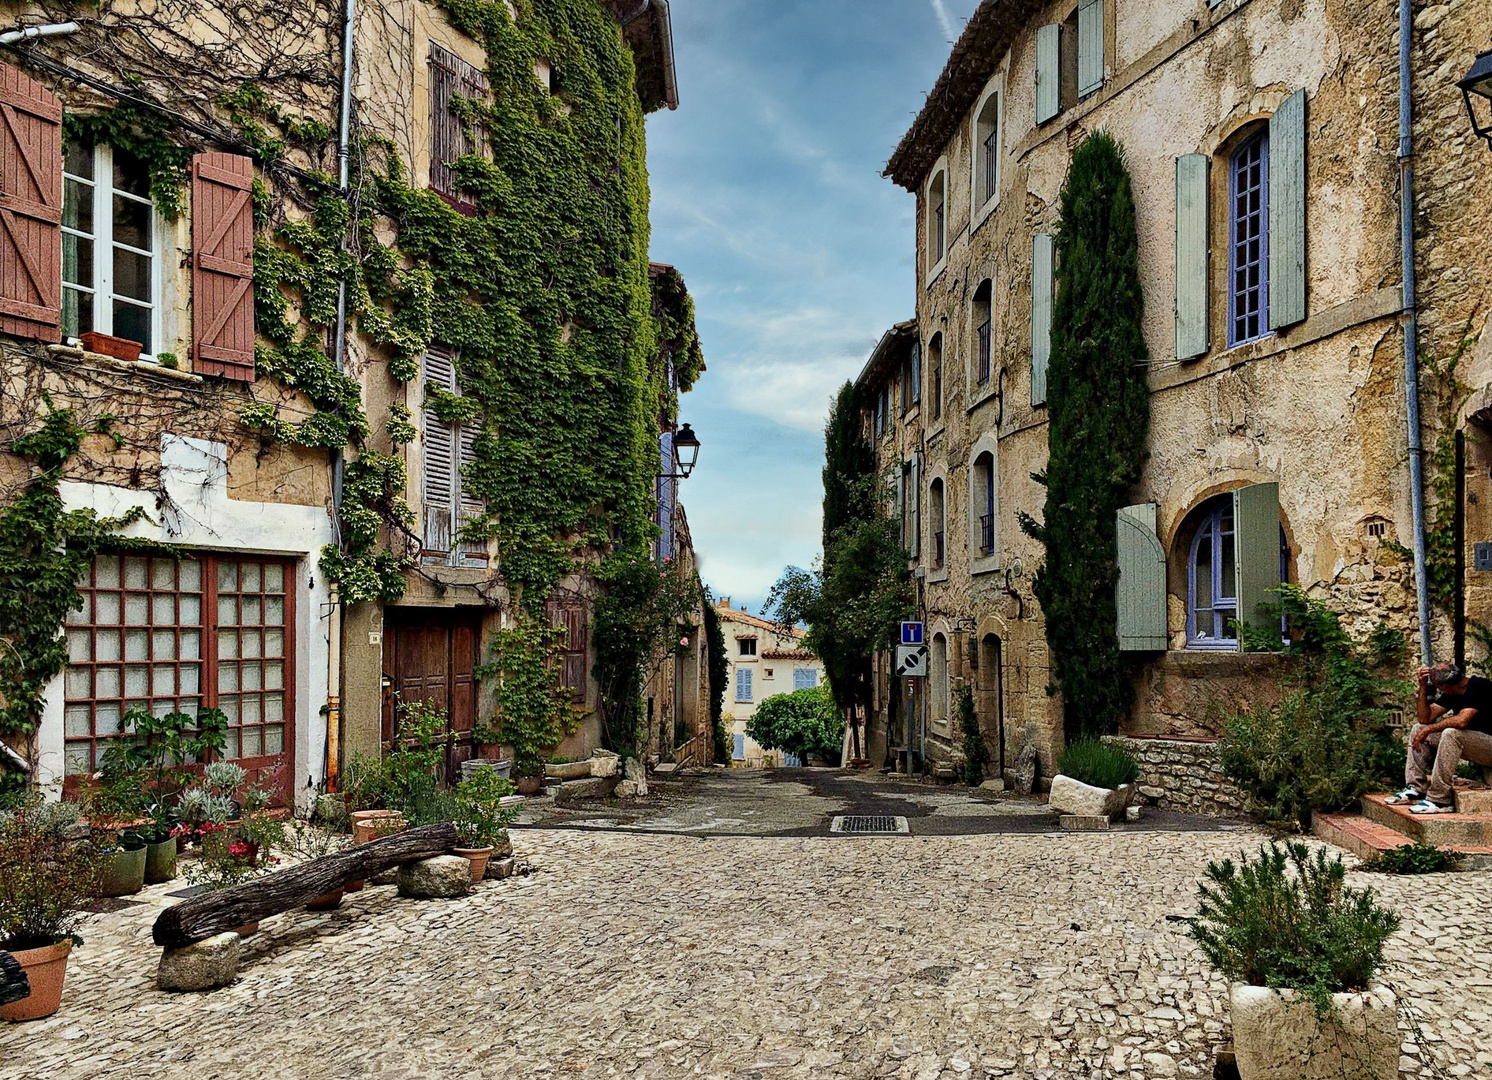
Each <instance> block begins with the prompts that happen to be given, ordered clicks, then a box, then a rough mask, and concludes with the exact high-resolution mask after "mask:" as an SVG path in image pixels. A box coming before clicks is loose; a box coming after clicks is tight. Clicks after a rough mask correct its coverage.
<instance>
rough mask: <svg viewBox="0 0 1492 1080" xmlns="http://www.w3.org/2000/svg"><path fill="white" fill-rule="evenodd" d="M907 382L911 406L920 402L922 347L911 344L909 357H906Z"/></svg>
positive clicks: (914, 343) (917, 344)
mask: <svg viewBox="0 0 1492 1080" xmlns="http://www.w3.org/2000/svg"><path fill="white" fill-rule="evenodd" d="M907 382H908V383H909V384H910V385H911V387H912V404H913V405H916V404H919V403H920V402H921V401H922V346H921V345H920V344H919V343H917V342H915V341H914V342H912V352H911V355H910V356H908V357H907Z"/></svg>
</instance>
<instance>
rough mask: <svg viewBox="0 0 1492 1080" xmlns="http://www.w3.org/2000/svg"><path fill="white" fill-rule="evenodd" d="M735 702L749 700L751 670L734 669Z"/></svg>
mask: <svg viewBox="0 0 1492 1080" xmlns="http://www.w3.org/2000/svg"><path fill="white" fill-rule="evenodd" d="M736 700H737V701H750V700H751V669H750V668H736Z"/></svg>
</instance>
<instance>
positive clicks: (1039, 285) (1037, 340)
mask: <svg viewBox="0 0 1492 1080" xmlns="http://www.w3.org/2000/svg"><path fill="white" fill-rule="evenodd" d="M1051 358H1052V238H1051V237H1050V236H1047V235H1045V234H1041V233H1038V234H1037V235H1035V236H1033V237H1031V404H1032V405H1045V404H1046V369H1047V364H1048V363H1049V362H1050V361H1051Z"/></svg>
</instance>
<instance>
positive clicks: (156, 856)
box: [145, 836, 176, 885]
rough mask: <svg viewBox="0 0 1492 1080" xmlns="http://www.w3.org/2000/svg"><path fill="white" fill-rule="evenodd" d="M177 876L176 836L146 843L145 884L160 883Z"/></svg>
mask: <svg viewBox="0 0 1492 1080" xmlns="http://www.w3.org/2000/svg"><path fill="white" fill-rule="evenodd" d="M175 876H176V837H174V836H169V837H167V838H166V839H164V840H162V841H161V842H160V843H158V844H146V845H145V884H147V885H159V884H161V882H163V881H170V880H171V879H172V878H174V877H175Z"/></svg>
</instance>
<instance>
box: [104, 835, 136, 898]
mask: <svg viewBox="0 0 1492 1080" xmlns="http://www.w3.org/2000/svg"><path fill="white" fill-rule="evenodd" d="M98 850H99V854H100V855H101V856H103V866H102V868H101V869H100V871H99V878H98V895H99V896H133V895H134V894H135V893H137V892H139V891H140V890H141V889H143V888H144V887H145V838H144V837H142V836H141V835H140V834H139V833H137V832H129V831H125V832H115V833H112V834H111V835H110V836H109V838H108V839H107V840H106V841H105V842H104V843H102V844H100V845H99V849H98Z"/></svg>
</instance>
